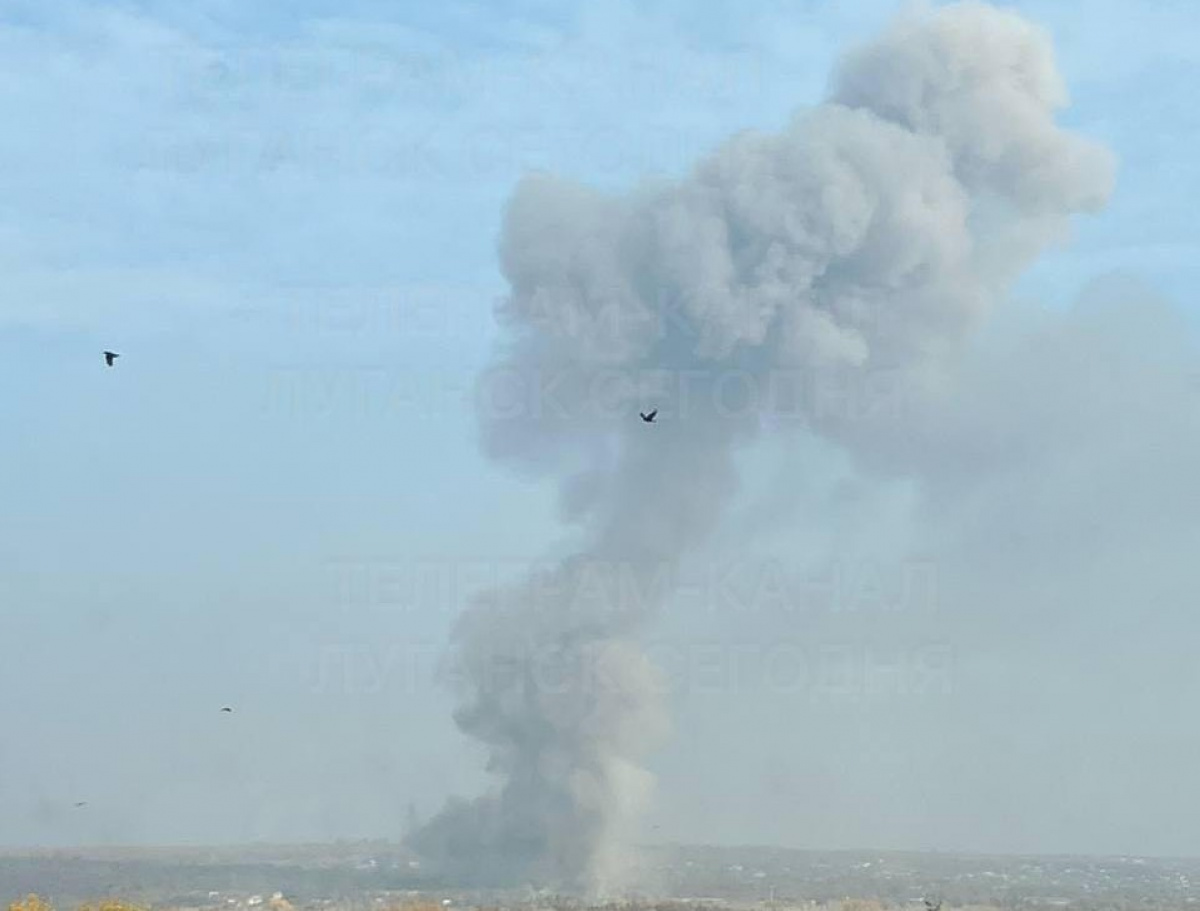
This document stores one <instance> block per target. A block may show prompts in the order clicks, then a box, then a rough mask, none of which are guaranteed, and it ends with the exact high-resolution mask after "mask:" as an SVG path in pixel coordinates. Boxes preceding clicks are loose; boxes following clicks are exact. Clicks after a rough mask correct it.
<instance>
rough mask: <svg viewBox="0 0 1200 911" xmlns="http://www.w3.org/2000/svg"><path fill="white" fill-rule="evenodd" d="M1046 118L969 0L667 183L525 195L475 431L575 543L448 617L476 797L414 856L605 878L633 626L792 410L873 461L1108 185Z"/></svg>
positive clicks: (623, 778)
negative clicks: (773, 420)
mask: <svg viewBox="0 0 1200 911" xmlns="http://www.w3.org/2000/svg"><path fill="white" fill-rule="evenodd" d="M1065 101H1066V94H1065V91H1064V88H1063V85H1062V83H1061V80H1060V78H1059V76H1058V74H1057V72H1056V69H1055V66H1054V61H1053V56H1052V52H1051V48H1050V46H1049V43H1048V41H1047V39H1046V38H1045V36H1044V35H1043V34H1042V33H1041V32H1040V31H1038V30H1037V29H1035V28H1034V27H1032V26H1030V25H1029V24H1027V23H1026V22H1024V21H1023V20H1022V19H1020V18H1018V17H1017V16H1015V15H1012V14H1009V13H1005V12H1001V11H998V10H996V9H993V8H991V7H989V6H986V5H984V4H980V3H963V4H959V5H955V6H950V7H946V8H942V9H939V10H937V11H932V12H922V13H919V14H912V15H910V16H907V17H905V18H902V19H901V20H900V21H898V22H897V23H895V24H894V25H893V26H892V27H891V28H890V30H888V31H887V32H886V33H885V34H884V35H883V36H882V37H881V38H880V39H878V40H876V41H874V42H873V43H870V44H868V45H866V46H864V47H861V48H859V49H857V50H855V51H853V52H852V53H850V54H848V55H847V56H846V57H845V58H844V60H843V61H842V63H841V65H840V66H839V68H838V70H837V72H836V74H835V78H834V80H833V84H832V87H831V91H830V95H829V99H828V100H827V101H826V102H825V103H824V104H823V105H821V106H820V107H819V108H817V109H816V110H815V111H813V112H810V113H807V114H805V115H804V116H802V117H800V118H798V119H797V120H795V122H793V123H792V124H791V125H790V126H789V127H788V128H787V129H786V130H784V131H783V132H781V133H779V134H774V135H766V134H758V133H746V134H742V135H738V136H736V137H734V138H732V139H731V140H729V141H728V142H727V143H725V144H724V145H723V146H722V147H720V148H719V149H717V150H716V151H715V152H714V153H713V154H712V155H710V156H709V157H708V158H706V159H705V160H703V161H702V162H700V163H699V165H698V166H697V167H696V168H695V169H694V170H693V172H692V173H691V174H690V175H689V176H687V177H686V178H685V179H683V180H680V181H678V182H672V183H669V184H665V185H655V186H645V187H641V188H639V189H638V190H637V191H636V192H633V193H630V194H628V195H623V196H610V195H605V194H602V193H599V192H596V191H593V190H591V189H589V188H587V187H584V186H579V185H577V184H574V183H571V182H568V181H564V180H559V179H555V178H553V177H549V176H534V177H530V178H528V179H527V180H525V181H524V182H523V183H522V184H521V185H520V186H519V187H518V189H517V191H516V193H515V195H514V197H513V199H512V201H511V204H510V207H509V210H508V215H507V221H506V224H505V226H504V230H503V236H502V240H501V256H502V261H503V267H504V271H505V274H506V276H507V278H508V281H509V283H510V285H511V294H510V296H509V297H508V299H507V301H506V302H505V304H504V306H503V307H502V308H501V311H500V317H501V319H502V322H503V325H504V327H505V328H506V329H507V331H508V346H507V347H506V349H505V351H504V352H503V354H502V355H501V357H500V358H499V361H498V363H497V364H496V366H495V368H494V369H493V370H491V371H489V372H488V373H487V375H486V376H485V377H483V378H482V380H481V383H480V389H479V392H480V395H479V402H480V418H481V423H482V428H483V439H484V445H485V447H486V450H487V452H488V453H489V454H491V455H492V456H494V457H495V458H496V459H497V460H500V461H502V462H506V463H509V464H512V465H514V466H516V467H518V468H520V469H522V470H525V471H528V472H530V473H533V474H535V475H539V476H543V475H549V476H552V477H554V478H556V479H557V480H558V481H559V483H560V484H561V503H562V511H563V517H564V520H565V521H566V522H569V523H570V524H572V525H573V526H574V527H575V532H574V533H573V537H572V538H571V539H570V542H569V543H570V549H569V550H570V553H571V556H569V557H567V558H565V559H564V560H563V561H562V562H561V564H560V565H559V566H557V567H556V568H554V569H551V570H548V571H545V572H539V573H537V574H534V576H533V577H531V578H529V579H526V580H523V581H521V582H519V583H516V584H513V585H512V586H510V587H509V588H506V589H503V590H500V591H495V592H491V593H488V594H487V595H486V596H484V597H482V598H481V599H479V601H478V602H477V603H475V604H473V605H472V606H471V607H470V609H469V610H468V611H467V612H466V614H465V615H464V617H463V618H462V620H461V623H460V625H459V628H458V630H457V637H456V642H455V646H456V648H455V654H454V662H453V666H454V670H455V672H456V674H455V682H456V684H457V686H458V688H459V696H460V698H461V707H460V709H459V711H458V713H457V715H456V719H457V722H458V724H459V725H460V727H461V728H462V730H463V731H464V732H466V733H467V734H469V735H470V736H472V737H474V738H476V739H478V740H479V741H481V742H482V743H483V744H485V745H486V747H487V749H488V751H489V756H490V762H489V770H490V771H491V772H493V773H494V774H495V775H496V777H497V787H496V790H495V791H494V792H493V793H489V794H486V795H484V796H482V797H480V798H478V799H476V800H474V801H469V802H467V801H463V802H456V803H453V804H451V805H450V806H449V807H447V808H446V809H445V811H444V812H443V813H442V814H441V815H440V816H439V817H437V818H435V819H434V820H433V821H432V822H431V823H430V824H429V825H428V826H427V827H426V828H425V829H424V830H422V831H421V832H420V833H418V835H417V837H416V838H415V840H414V844H415V845H416V846H417V847H418V848H419V849H420V850H422V851H424V852H425V853H426V854H427V855H428V856H429V857H430V858H431V859H433V860H435V861H440V862H441V863H442V865H443V867H444V869H446V870H447V872H453V873H455V874H456V875H459V876H462V877H463V878H467V879H472V880H476V881H478V880H479V879H488V880H492V881H507V882H522V881H527V880H535V881H539V882H543V883H547V884H554V885H557V886H559V887H564V888H575V889H596V888H603V887H604V886H605V884H606V883H609V882H611V878H610V877H611V876H612V874H613V873H614V871H615V870H617V869H619V865H620V862H621V858H620V856H619V854H618V851H619V847H620V845H621V843H622V831H623V827H624V825H625V824H626V823H627V822H628V821H629V820H630V819H631V818H632V816H633V814H635V813H636V811H637V809H638V807H639V806H640V804H641V803H642V801H643V800H644V798H645V795H646V794H647V792H648V788H649V787H650V782H649V780H648V776H647V775H646V773H645V772H644V771H643V770H642V769H641V767H640V764H639V763H640V761H641V759H642V757H643V756H644V755H645V753H646V751H647V750H648V749H650V748H651V747H652V746H653V745H654V744H655V743H656V742H658V740H659V738H661V737H662V736H663V734H664V733H665V731H666V719H665V717H664V712H663V708H662V696H663V691H662V686H661V685H660V681H659V678H658V676H657V675H656V673H655V670H654V668H653V667H652V666H651V665H650V664H649V662H648V661H647V660H646V658H645V657H644V655H643V653H642V652H641V650H640V649H639V647H638V645H637V639H638V635H639V631H640V629H641V628H642V626H643V625H644V624H645V623H646V622H647V621H648V620H649V619H651V618H652V617H653V616H654V615H655V613H656V611H657V610H658V609H659V608H660V607H661V606H662V604H663V603H664V601H665V600H666V599H668V598H669V597H670V594H671V578H672V574H673V572H674V571H675V569H676V567H677V565H678V563H679V561H680V560H681V559H683V558H684V557H685V556H686V555H687V554H688V553H689V552H692V551H693V549H695V548H696V547H698V546H700V545H701V544H702V543H703V542H704V541H705V540H706V538H708V536H709V535H710V534H711V533H712V531H713V530H714V528H715V527H716V526H717V524H718V523H719V521H720V519H721V517H722V514H723V512H724V511H725V510H726V508H727V507H728V505H729V503H730V500H731V499H732V497H733V496H734V494H735V492H736V488H737V477H736V472H735V456H736V455H737V452H738V449H739V447H740V446H741V445H742V444H744V443H746V442H748V441H751V440H752V439H753V438H754V437H755V435H756V434H757V433H759V432H760V429H761V427H762V425H763V422H764V418H767V417H770V416H772V415H780V414H787V415H789V416H794V417H798V418H800V423H802V424H803V426H804V427H806V428H808V429H809V430H810V431H815V432H819V433H822V434H825V435H827V436H829V437H830V438H831V439H834V440H836V441H838V442H839V443H843V444H845V445H848V446H851V447H854V448H855V449H857V450H859V451H860V452H861V453H862V454H863V455H864V456H865V457H868V458H869V457H870V451H869V450H870V447H871V446H872V444H873V435H872V433H871V431H870V427H871V426H873V425H872V424H871V422H869V421H868V422H864V421H862V420H861V417H862V415H861V414H860V411H859V409H857V408H856V407H853V402H854V401H856V400H862V399H863V398H864V397H865V398H868V399H869V398H871V396H872V390H876V391H877V390H878V388H881V385H884V386H886V387H887V388H888V389H892V390H895V389H903V390H905V391H906V394H907V395H915V394H917V393H921V394H926V395H936V393H937V390H938V389H939V388H941V386H942V384H943V382H944V380H945V378H946V377H947V376H949V375H950V371H952V370H953V369H954V367H955V358H956V356H957V355H958V354H959V353H960V352H961V350H962V347H963V343H964V341H965V340H967V339H968V338H969V337H970V334H971V332H972V330H973V329H974V328H975V327H977V326H978V325H979V324H980V323H981V321H982V320H983V319H984V318H985V317H986V316H987V314H988V312H989V309H990V308H991V307H992V305H993V304H994V303H995V302H996V301H997V300H998V299H999V298H1000V297H1001V296H1002V295H1003V294H1004V292H1005V290H1006V287H1007V285H1008V283H1009V282H1010V281H1011V280H1012V279H1013V278H1014V277H1015V276H1016V275H1017V274H1018V273H1019V272H1020V271H1021V269H1022V268H1023V267H1024V266H1025V265H1026V264H1027V263H1028V262H1029V260H1030V259H1031V258H1032V257H1034V256H1036V255H1037V254H1038V252H1039V251H1040V250H1041V249H1043V248H1044V247H1045V245H1046V244H1048V243H1051V242H1053V241H1055V240H1057V239H1059V238H1061V237H1063V236H1064V233H1065V231H1066V229H1067V224H1068V219H1069V218H1070V216H1071V215H1073V214H1075V213H1079V212H1084V211H1089V210H1093V209H1096V208H1097V207H1099V206H1101V205H1103V203H1104V202H1105V200H1106V198H1107V196H1108V193H1109V191H1110V187H1111V183H1112V179H1113V171H1114V165H1113V161H1112V159H1111V157H1110V156H1109V154H1108V153H1107V152H1106V151H1105V150H1104V149H1102V148H1100V147H1098V146H1096V145H1094V144H1093V143H1091V142H1089V141H1087V140H1085V139H1083V138H1080V137H1079V136H1076V135H1072V134H1071V133H1069V132H1066V131H1064V130H1063V129H1061V128H1060V127H1058V126H1057V125H1056V124H1055V122H1054V115H1055V113H1056V111H1057V110H1058V109H1059V108H1060V107H1061V106H1062V105H1063V104H1064V103H1065ZM830 390H834V392H835V394H833V395H832V396H831V395H830ZM650 408H657V409H659V413H660V416H661V417H660V423H659V424H657V425H654V426H647V425H645V424H643V423H642V422H641V421H639V420H638V419H637V414H636V413H637V411H638V410H639V409H641V410H646V409H650Z"/></svg>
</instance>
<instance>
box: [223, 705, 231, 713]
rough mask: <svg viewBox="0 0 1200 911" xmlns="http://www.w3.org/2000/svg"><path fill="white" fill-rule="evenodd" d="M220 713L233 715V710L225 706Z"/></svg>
mask: <svg viewBox="0 0 1200 911" xmlns="http://www.w3.org/2000/svg"><path fill="white" fill-rule="evenodd" d="M221 711H222V712H229V713H230V714H233V709H231V708H230V707H229V706H225V707H224V708H223V709H221Z"/></svg>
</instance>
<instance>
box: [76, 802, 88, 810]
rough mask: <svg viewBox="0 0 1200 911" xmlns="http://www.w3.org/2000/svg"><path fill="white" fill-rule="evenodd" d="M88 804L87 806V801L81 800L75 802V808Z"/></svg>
mask: <svg viewBox="0 0 1200 911" xmlns="http://www.w3.org/2000/svg"><path fill="white" fill-rule="evenodd" d="M86 806H87V801H86V800H81V801H79V802H78V803H77V804H75V809H76V810H78V809H79V808H80V807H86Z"/></svg>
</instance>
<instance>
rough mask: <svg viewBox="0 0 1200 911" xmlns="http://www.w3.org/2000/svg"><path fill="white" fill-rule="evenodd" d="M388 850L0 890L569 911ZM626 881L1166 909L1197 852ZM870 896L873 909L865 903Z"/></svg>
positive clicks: (3, 860)
mask: <svg viewBox="0 0 1200 911" xmlns="http://www.w3.org/2000/svg"><path fill="white" fill-rule="evenodd" d="M416 863H418V862H417V861H416V859H415V858H414V857H413V856H412V855H411V854H409V853H408V852H406V851H405V850H403V848H401V847H400V846H399V845H396V844H388V843H380V842H365V843H361V844H337V845H307V846H267V845H263V846H255V847H241V848H224V849H222V848H189V849H182V848H179V849H158V850H153V851H150V850H140V851H139V850H135V849H115V848H114V849H108V850H86V851H85V850H80V851H44V852H13V851H9V852H4V853H3V854H0V897H19V896H23V895H25V894H27V893H30V892H33V893H37V894H40V895H42V896H44V897H47V898H49V899H52V900H53V902H54V903H55V904H56V906H58V907H59V908H71V907H73V906H74V905H76V904H79V903H82V902H84V901H89V900H92V899H94V898H95V897H97V896H120V897H123V898H125V899H127V900H130V901H133V902H135V903H143V904H146V905H153V906H154V907H158V908H195V909H213V911H216V909H221V908H236V909H239V911H242V909H247V908H253V907H256V906H257V905H260V904H268V903H269V902H270V900H271V898H272V896H274V895H276V893H281V894H282V898H283V899H284V900H286V901H287V902H288V903H289V904H290V905H292V906H293V907H295V908H323V907H336V908H346V909H365V908H377V907H380V906H385V907H389V908H393V907H398V906H404V905H415V904H417V903H424V904H426V905H430V904H432V905H433V906H437V905H440V904H441V903H442V902H443V901H444V900H446V899H450V900H451V901H452V902H453V904H454V906H455V907H512V908H515V907H577V906H579V905H580V904H581V902H580V900H579V899H578V898H575V899H572V898H570V897H565V896H562V897H559V896H554V895H552V894H550V893H546V892H541V891H539V890H537V889H535V888H534V887H533V886H529V887H527V888H524V889H505V890H483V889H470V888H464V887H463V884H461V883H458V884H456V883H447V882H438V881H437V880H436V879H433V878H430V877H428V876H423V875H422V874H421V872H420V870H419V869H418V868H416V867H415V866H414V864H416ZM636 879H637V880H639V882H637V883H635V884H634V885H632V886H631V888H630V889H629V890H628V892H627V893H626V894H625V895H623V896H614V897H613V898H612V899H611V900H610V903H612V904H616V905H621V906H631V905H644V906H648V907H649V906H660V907H665V906H667V905H669V904H670V903H671V902H672V901H674V902H680V903H684V902H686V903H688V904H701V905H714V906H715V905H722V906H723V905H730V906H734V907H739V908H741V907H758V908H766V909H770V908H801V907H813V906H814V905H818V906H829V907H833V908H837V907H847V908H850V907H853V908H857V909H859V911H869V909H870V908H872V907H888V908H905V907H911V908H914V909H919V908H922V907H923V905H922V900H923V898H925V897H927V896H930V897H934V896H936V897H937V898H941V899H944V901H945V907H946V908H947V909H949V908H956V909H957V908H981V907H997V908H1025V909H1052V908H1071V909H1101V908H1112V909H1134V908H1144V909H1160V908H1161V909H1170V908H1182V907H1188V906H1192V905H1196V904H1200V892H1198V890H1197V887H1196V885H1195V884H1197V883H1200V861H1197V860H1194V859H1193V860H1166V859H1152V858H1134V857H1110V858H1095V857H1092V858H1089V857H983V856H967V855H962V856H956V855H950V854H910V853H891V852H889V853H872V852H815V851H796V850H784V849H779V848H719V847H680V846H675V847H671V846H658V847H648V848H645V849H643V850H642V851H640V852H639V862H638V873H637V876H636ZM872 902H875V903H878V904H877V905H873V904H871V903H872Z"/></svg>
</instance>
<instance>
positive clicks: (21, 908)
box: [8, 894, 54, 911]
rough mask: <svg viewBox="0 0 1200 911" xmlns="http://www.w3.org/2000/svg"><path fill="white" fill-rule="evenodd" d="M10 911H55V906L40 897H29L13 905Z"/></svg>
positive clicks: (9, 907) (9, 908) (10, 906)
mask: <svg viewBox="0 0 1200 911" xmlns="http://www.w3.org/2000/svg"><path fill="white" fill-rule="evenodd" d="M8 911H54V905H52V904H50V902H48V901H46V900H45V899H44V898H42V897H41V896H39V895H32V894H30V895H27V896H25V897H24V898H22V899H18V900H17V901H15V902H13V903H11V904H10V905H9V906H8Z"/></svg>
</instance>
